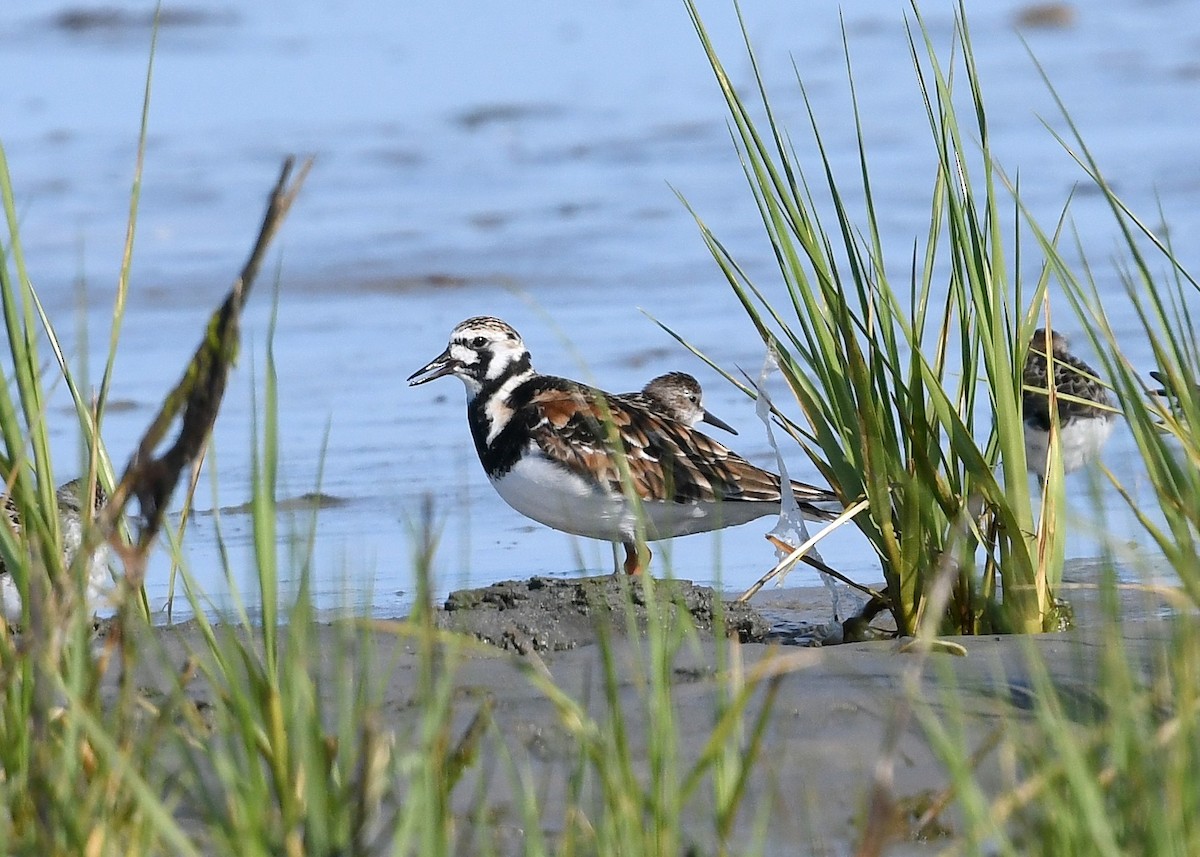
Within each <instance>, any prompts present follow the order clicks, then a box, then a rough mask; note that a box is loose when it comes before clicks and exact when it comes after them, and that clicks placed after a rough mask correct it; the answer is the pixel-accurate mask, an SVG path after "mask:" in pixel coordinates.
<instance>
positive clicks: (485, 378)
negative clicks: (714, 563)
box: [408, 316, 841, 574]
mask: <svg viewBox="0 0 1200 857" xmlns="http://www.w3.org/2000/svg"><path fill="white" fill-rule="evenodd" d="M451 374H453V375H457V376H458V377H459V378H460V379H461V380H462V382H463V384H465V385H466V388H467V422H468V423H469V425H470V428H471V436H472V437H473V438H474V440H475V449H476V451H477V452H478V453H479V460H480V462H481V463H482V464H483V469H484V470H485V471H486V472H487V475H488V479H489V480H490V481H491V483H492V485H493V486H494V487H495V489H496V491H497V492H499V494H500V496H501V497H503V498H504V499H505V501H507V502H508V504H509V505H510V506H512V507H513V508H514V509H516V510H517V511H518V512H521V513H522V514H524V515H526V516H528V517H530V518H533V519H534V520H535V521H538V522H539V523H542V524H545V525H547V526H549V527H553V528H554V529H556V530H561V531H563V532H566V533H572V534H574V535H579V536H587V537H589V538H594V539H604V540H607V541H611V542H620V543H621V544H622V545H624V547H625V571H626V572H628V573H629V574H637V573H638V572H640V571H641V570H642V568H641V562H640V560H639V557H638V538H639V534H638V529H639V521H644V529H645V537H646V539H647V540H649V541H654V540H657V539H665V538H671V537H673V536H682V535H687V534H689V533H702V532H707V531H710V530H715V529H719V528H721V527H728V526H733V525H735V524H744V523H746V522H747V521H752V520H754V519H755V518H760V517H762V516H764V515H771V514H778V512H779V506H780V502H781V498H780V480H779V477H778V476H776V475H775V474H773V473H769V472H767V471H765V470H762V469H760V468H758V467H755V466H754V465H752V464H750V463H749V462H748V461H746V460H745V459H744V458H742V457H741V456H739V455H737V453H734V452H731V451H730V450H728V449H726V448H725V447H724V446H722V445H721V444H719V443H717V442H716V441H715V440H713V439H712V438H710V437H707V436H706V435H703V434H701V433H700V432H697V431H695V430H694V429H692V428H691V427H690V426H688V425H686V424H684V423H682V422H680V421H679V420H676V419H673V418H671V417H668V416H665V415H663V414H661V413H658V412H656V411H655V410H654V409H653V408H650V407H646V406H643V405H641V404H638V403H637V402H636V401H630V400H628V399H625V398H622V397H621V396H614V395H611V394H609V393H605V392H603V391H601V390H597V389H595V388H593V387H588V386H585V385H583V384H579V383H577V382H575V381H570V380H567V379H566V378H556V377H553V376H550V375H539V374H538V373H537V372H535V371H534V369H533V367H532V365H531V364H530V359H529V352H528V351H527V350H526V348H525V343H524V342H523V341H522V340H521V336H520V335H519V334H518V333H517V332H516V331H515V330H513V329H512V327H510V326H509V325H508V324H506V323H504V322H503V321H500V319H497V318H490V317H487V316H482V317H478V318H469V319H467V320H466V321H464V322H462V323H461V324H459V325H458V326H457V327H456V328H454V330H453V331H452V332H451V334H450V344H449V345H448V346H447V347H446V350H445V351H443V352H442V353H441V354H439V355H438V356H437V357H435V358H434V359H433V360H431V361H430V362H429V363H427V364H426V365H425V366H423V367H422V368H421V369H419V370H417V371H416V372H414V373H413V374H412V375H411V376H410V377H409V379H408V380H409V383H410V385H416V384H424V383H426V382H427V381H432V380H433V379H435V378H440V377H442V376H443V375H451ZM792 490H793V491H794V492H795V494H796V500H797V502H798V503H799V504H800V509H801V511H802V512H803V513H804V514H805V516H807V517H809V518H812V519H814V520H832V519H833V518H834V517H836V512H834V511H833V509H835V508H836V509H839V510H840V508H841V504H840V503H839V502H838V499H837V496H836V495H834V494H833V493H832V492H830V491H827V490H824V489H822V488H816V487H814V486H812V485H805V484H803V483H800V482H793V483H792ZM630 494H632V495H636V499H634V498H633V497H631V496H629V495H630ZM826 507H828V508H826ZM646 553H647V554H648V553H649V552H648V551H647V552H646Z"/></svg>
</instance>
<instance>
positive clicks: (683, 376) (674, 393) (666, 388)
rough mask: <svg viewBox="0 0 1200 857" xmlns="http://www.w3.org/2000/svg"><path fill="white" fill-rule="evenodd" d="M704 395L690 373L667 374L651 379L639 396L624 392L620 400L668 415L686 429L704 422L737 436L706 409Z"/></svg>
mask: <svg viewBox="0 0 1200 857" xmlns="http://www.w3.org/2000/svg"><path fill="white" fill-rule="evenodd" d="M703 396H704V391H703V390H701V389H700V382H699V381H697V380H696V379H695V378H693V377H692V376H691V375H689V374H688V373H687V372H668V373H667V374H665V375H659V376H658V377H657V378H653V379H651V381H650V383H649V384H647V385H646V386H645V387H642V389H641V390H639V391H638V392H636V393H623V394H622V395H621V399H623V400H624V401H627V402H633V403H634V404H636V405H638V406H640V407H643V408H649V409H650V410H652V411H654V412H655V413H658V414H662V415H664V416H668V417H670V418H671V419H673V420H676V421H678V422H681V423H683V424H684V425H685V426H689V427H693V428H694V427H695V426H696V424H697V423H702V422H704V423H708V424H709V425H711V426H716V427H717V428H719V429H724V430H725V431H727V432H729V433H730V434H737V431H736V430H735V429H734V428H733V427H732V426H731V425H729V423H727V422H725V421H724V420H723V419H721V418H720V417H716V416H713V415H712V414H710V413H709V412H708V411H707V410H705V409H704V404H703Z"/></svg>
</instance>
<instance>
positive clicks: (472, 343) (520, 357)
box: [408, 315, 530, 396]
mask: <svg viewBox="0 0 1200 857" xmlns="http://www.w3.org/2000/svg"><path fill="white" fill-rule="evenodd" d="M528 371H530V368H529V351H528V350H527V349H526V348H525V343H524V342H523V341H522V340H521V334H519V333H517V332H516V331H515V330H513V329H512V327H511V326H510V325H509V324H507V323H506V322H503V321H501V320H500V319H498V318H492V317H491V316H486V315H481V316H476V317H475V318H468V319H467V320H466V321H463V322H459V324H458V326H457V327H455V328H454V330H452V331H451V332H450V344H449V345H447V346H446V350H445V351H443V352H442V353H441V354H439V355H438V356H437V357H435V358H433V359H432V360H431V361H429V362H428V363H426V364H425V365H424V366H422V367H421V368H420V369H418V370H417V371H416V372H414V373H412V374H411V375H409V376H408V383H409V386H416V385H417V384H424V383H426V382H428V381H432V380H433V379H435V378H441V377H442V376H444V375H457V376H458V377H459V378H461V379H462V382H463V383H464V384H466V385H467V390H468V392H469V393H470V394H471V395H472V396H474V395H476V394H478V393H479V391H480V390H481V389H483V386H484V384H485V383H487V382H488V381H496V380H498V379H500V378H503V377H506V376H510V375H513V374H517V373H523V372H528Z"/></svg>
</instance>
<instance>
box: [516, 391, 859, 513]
mask: <svg viewBox="0 0 1200 857" xmlns="http://www.w3.org/2000/svg"><path fill="white" fill-rule="evenodd" d="M539 381H542V382H549V383H544V384H543V385H539V388H538V389H536V390H534V391H532V392H531V394H530V395H529V397H528V400H527V401H525V402H514V405H515V406H516V410H517V416H516V418H515V419H514V422H515V423H520V424H523V425H524V426H525V429H526V431H528V432H529V435H530V436H531V437H532V438H533V441H534V442H535V443H536V444H537V446H538V448H539V449H540V451H541V452H542V454H543V455H545V456H546V457H547V458H548V459H550V460H552V461H554V462H555V463H557V464H558V465H560V466H561V467H564V468H566V469H567V470H569V471H571V472H573V473H574V474H576V475H578V476H581V477H583V478H584V479H587V480H588V481H591V482H594V483H596V484H598V485H600V486H601V487H603V488H604V489H606V490H609V491H612V492H613V493H622V492H623V491H624V482H623V479H622V475H621V474H622V461H621V459H622V457H623V458H624V466H625V467H626V468H627V469H628V474H629V476H628V478H629V481H630V484H631V485H632V487H633V489H634V491H636V493H637V494H638V496H639V497H641V499H642V500H644V501H652V500H661V501H670V502H675V503H695V502H700V503H712V502H766V503H778V502H779V501H780V480H779V477H778V476H776V475H775V474H773V473H770V472H768V471H766V470H763V469H761V468H758V467H755V466H754V465H753V464H751V463H750V462H748V461H746V460H745V459H744V458H742V457H741V456H740V455H738V454H737V453H735V452H733V451H731V450H729V449H728V448H726V447H725V446H723V445H722V444H720V443H718V442H717V441H715V440H713V439H712V438H710V437H708V436H707V435H704V434H701V433H700V432H697V431H695V430H694V429H691V428H689V427H688V426H686V425H684V424H682V423H680V422H677V421H676V420H673V419H669V418H664V417H663V416H661V415H659V414H656V413H655V412H653V411H652V410H649V409H647V408H645V407H640V406H639V405H638V404H637V403H635V402H631V401H629V400H627V399H623V398H620V397H615V396H607V395H605V394H604V393H602V392H600V391H598V390H593V389H590V388H587V387H583V386H580V385H576V384H574V383H572V382H569V381H564V379H559V378H553V379H552V378H549V377H547V376H542V377H541V378H539ZM793 486H794V488H795V491H796V499H797V502H799V503H800V504H801V507H802V510H803V511H804V513H805V514H806V515H808V516H809V517H815V518H821V519H825V520H828V519H831V518H833V517H834V515H833V513H831V512H829V511H826V510H824V509H819V508H817V507H814V506H812V505H811V504H813V503H836V501H837V496H836V495H835V494H833V493H832V492H830V491H826V490H823V489H821V488H816V487H814V486H811V485H804V484H803V483H798V482H797V483H793Z"/></svg>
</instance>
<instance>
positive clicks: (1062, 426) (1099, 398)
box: [1021, 328, 1117, 480]
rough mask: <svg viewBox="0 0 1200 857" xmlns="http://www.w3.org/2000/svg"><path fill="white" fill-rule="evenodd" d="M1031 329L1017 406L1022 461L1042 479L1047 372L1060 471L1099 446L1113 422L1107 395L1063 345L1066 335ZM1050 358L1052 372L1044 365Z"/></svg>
mask: <svg viewBox="0 0 1200 857" xmlns="http://www.w3.org/2000/svg"><path fill="white" fill-rule="evenodd" d="M1049 342H1050V352H1049V353H1050V356H1051V360H1047V359H1046V354H1047V351H1046V343H1047V334H1046V331H1045V330H1044V329H1041V328H1039V329H1038V330H1036V331H1034V334H1033V338H1032V339H1031V340H1030V341H1029V351H1028V354H1027V356H1026V358H1025V369H1024V374H1023V382H1024V386H1023V390H1022V394H1021V403H1022V405H1021V406H1022V410H1023V412H1024V418H1025V461H1026V466H1027V467H1028V469H1029V472H1031V473H1033V474H1036V475H1037V477H1038V479H1039V480H1043V479H1044V478H1045V474H1046V463H1047V456H1048V455H1049V451H1050V421H1051V416H1050V398H1049V395H1048V390H1049V382H1050V378H1051V377H1053V379H1054V389H1055V393H1056V395H1055V400H1056V402H1057V411H1058V425H1059V449H1060V451H1061V454H1062V464H1063V472H1064V473H1070V472H1071V471H1072V470H1078V469H1079V468H1080V467H1082V466H1083V465H1084V464H1086V463H1087V462H1088V461H1090V460H1091V459H1092V458H1094V457H1095V456H1096V455H1097V454H1098V453H1099V452H1100V448H1101V447H1102V446H1104V442H1105V441H1106V440H1108V436H1109V435H1110V434H1112V430H1113V426H1114V424H1115V422H1116V417H1117V414H1116V411H1115V410H1114V409H1113V405H1112V397H1111V396H1110V395H1109V392H1108V389H1107V388H1106V387H1105V386H1104V384H1102V383H1101V382H1100V380H1099V378H1098V377H1097V375H1096V371H1095V370H1094V369H1092V367H1091V366H1089V365H1088V364H1086V363H1084V362H1083V361H1082V360H1080V359H1079V358H1078V357H1076V356H1075V355H1074V354H1072V353H1071V352H1070V351H1068V350H1067V349H1068V342H1067V338H1066V337H1065V336H1063V335H1062V334H1060V333H1057V332H1055V331H1053V330H1052V331H1050V334H1049ZM1051 362H1053V366H1054V369H1053V375H1051V370H1050V365H1051Z"/></svg>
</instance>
